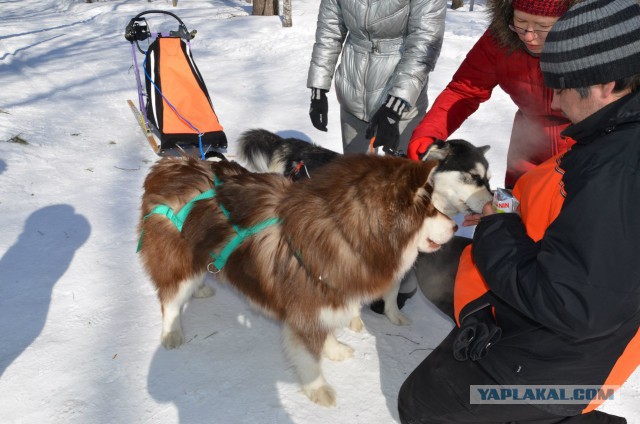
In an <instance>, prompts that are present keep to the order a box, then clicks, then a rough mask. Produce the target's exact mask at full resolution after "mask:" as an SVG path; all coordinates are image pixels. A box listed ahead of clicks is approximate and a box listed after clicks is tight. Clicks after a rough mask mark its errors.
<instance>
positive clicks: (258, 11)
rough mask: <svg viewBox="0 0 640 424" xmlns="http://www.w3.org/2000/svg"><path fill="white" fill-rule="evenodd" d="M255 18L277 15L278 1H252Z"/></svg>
mask: <svg viewBox="0 0 640 424" xmlns="http://www.w3.org/2000/svg"><path fill="white" fill-rule="evenodd" d="M253 14H254V15H255V16H274V15H277V14H278V0H253Z"/></svg>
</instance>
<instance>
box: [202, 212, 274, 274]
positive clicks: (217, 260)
mask: <svg viewBox="0 0 640 424" xmlns="http://www.w3.org/2000/svg"><path fill="white" fill-rule="evenodd" d="M219 206H220V209H222V210H223V213H225V210H226V209H224V208H223V206H222V205H219ZM227 214H228V212H226V213H225V215H227ZM281 222H282V220H281V219H280V218H269V219H267V220H264V221H262V222H259V223H257V224H256V225H253V226H251V227H249V228H239V227H237V226H236V225H234V226H233V228H234V229H235V230H236V233H237V234H236V235H235V236H234V237H233V238H232V239H231V241H230V242H229V243H227V245H226V246H225V247H224V249H222V251H221V252H220V254H218V255H216V254H215V253H213V252H210V253H209V254H210V255H211V257H212V258H213V263H212V264H213V266H214V267H216V269H217V271H210V272H214V273H215V272H218V271H220V270H221V269H222V268H223V267H224V266H225V265H226V264H227V260H228V259H229V256H231V254H232V253H233V251H234V250H236V248H237V247H238V246H240V244H241V243H242V242H243V241H244V240H245V239H246V238H247V237H251V236H253V235H254V234H257V233H259V232H260V231H262V230H264V229H265V228H267V227H269V226H271V225H276V224H279V223H281Z"/></svg>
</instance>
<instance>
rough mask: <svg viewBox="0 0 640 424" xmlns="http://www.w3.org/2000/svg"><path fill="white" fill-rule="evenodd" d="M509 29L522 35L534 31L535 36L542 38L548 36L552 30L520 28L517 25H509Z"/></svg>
mask: <svg viewBox="0 0 640 424" xmlns="http://www.w3.org/2000/svg"><path fill="white" fill-rule="evenodd" d="M509 29H510V30H511V31H513V32H515V33H517V34H518V35H521V36H523V37H524V36H526V35H527V33H528V32H532V33H533V38H542V37H546V36H547V33H548V32H549V31H551V30H546V31H545V30H542V29H525V28H520V27H517V26H515V25H509Z"/></svg>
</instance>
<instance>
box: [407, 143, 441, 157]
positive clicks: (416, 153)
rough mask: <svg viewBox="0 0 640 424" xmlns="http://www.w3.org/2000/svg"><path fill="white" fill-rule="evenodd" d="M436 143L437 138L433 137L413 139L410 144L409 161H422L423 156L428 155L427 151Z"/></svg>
mask: <svg viewBox="0 0 640 424" xmlns="http://www.w3.org/2000/svg"><path fill="white" fill-rule="evenodd" d="M434 141H435V138H433V137H418V138H412V139H411V141H410V142H409V149H408V150H409V151H408V152H407V156H408V157H409V159H413V160H420V159H421V158H422V156H423V155H424V154H425V153H427V149H428V148H429V146H431V145H432V144H433V142H434Z"/></svg>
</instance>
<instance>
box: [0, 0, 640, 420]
mask: <svg viewBox="0 0 640 424" xmlns="http://www.w3.org/2000/svg"><path fill="white" fill-rule="evenodd" d="M317 7H318V1H317V0H315V1H314V0H297V1H295V2H293V27H292V28H283V27H282V24H281V19H280V18H279V17H254V16H251V5H250V4H248V3H246V2H245V1H244V0H242V1H241V0H207V1H204V0H180V1H179V4H178V7H176V8H173V7H171V2H170V1H168V0H156V1H153V2H150V3H149V2H147V1H143V0H110V1H101V2H94V3H91V4H87V3H84V2H80V1H78V0H75V1H74V0H22V1H17V0H9V1H4V2H2V6H1V7H0V9H1V13H0V27H1V28H2V29H3V31H2V33H1V34H0V59H1V64H0V81H1V83H0V87H1V89H0V216H2V218H3V222H2V231H0V422H2V423H89V424H98V423H134V422H135V423H174V422H181V423H201V422H211V423H267V422H269V423H279V424H284V423H305V424H313V423H333V422H349V423H389V422H396V421H397V420H398V414H397V410H396V399H397V393H398V390H399V388H400V385H401V384H402V382H403V381H404V379H405V378H406V376H407V375H408V374H409V373H410V372H411V371H412V370H413V369H414V368H415V367H416V366H417V365H418V364H419V363H420V362H421V361H422V359H424V357H425V356H426V355H427V354H428V353H429V352H430V351H431V350H432V349H433V348H435V347H436V346H437V345H438V343H439V342H440V340H441V339H442V338H443V337H444V336H445V335H446V334H447V333H448V331H449V330H450V329H451V327H452V325H453V323H452V322H451V321H450V320H449V319H447V318H446V317H445V316H443V315H442V314H441V313H440V312H439V311H437V310H436V309H434V307H433V306H432V305H431V304H430V303H429V302H428V301H426V300H425V299H424V298H422V297H421V296H420V295H418V296H417V297H414V299H412V300H411V301H410V302H409V303H408V305H407V306H406V309H405V310H406V312H407V314H408V315H409V316H410V317H411V318H412V320H413V323H412V324H411V325H410V326H406V327H396V326H394V325H392V324H391V323H390V322H389V321H388V320H387V319H386V318H384V317H382V316H378V315H375V314H373V313H371V312H370V311H368V309H366V308H365V309H363V319H364V321H365V325H366V330H365V331H363V332H361V333H355V332H352V331H351V330H348V329H345V330H343V331H342V332H341V333H340V334H338V337H339V339H340V340H341V341H343V342H345V343H347V344H349V345H351V346H352V347H354V348H355V350H356V353H355V357H354V358H352V359H349V360H346V361H344V362H331V361H324V363H323V367H324V370H325V375H326V377H327V379H328V381H329V382H330V383H331V384H332V385H333V386H334V387H335V389H336V391H337V395H338V405H337V406H336V407H335V408H322V407H319V406H316V405H314V404H312V403H311V402H310V401H309V400H308V399H307V398H306V397H305V396H304V395H303V393H302V392H301V390H300V387H299V385H298V383H297V380H296V377H295V375H294V372H293V369H292V368H291V367H290V366H289V365H288V364H287V362H286V361H285V358H284V356H283V353H282V349H281V346H280V328H279V325H278V324H277V323H275V322H273V321H272V320H270V319H268V318H265V317H264V316H262V315H261V314H259V313H257V312H254V310H252V309H251V308H250V307H249V305H248V303H247V302H246V301H245V300H244V299H242V298H241V297H240V296H239V295H237V294H236V293H235V292H234V291H232V290H231V289H229V288H228V287H226V286H222V285H219V284H218V283H217V282H215V281H214V280H213V279H210V280H209V283H210V284H211V285H213V286H215V287H216V288H217V294H216V296H215V297H213V298H208V299H194V300H193V301H192V302H191V303H190V304H189V306H188V307H187V309H186V311H185V313H184V321H183V323H184V327H185V333H186V339H187V343H186V344H185V345H184V346H183V347H181V348H180V349H177V350H172V351H166V350H165V349H163V348H162V347H161V346H160V343H159V338H160V328H161V318H160V308H159V304H158V301H157V299H156V297H155V293H154V290H153V288H152V286H151V284H150V282H149V281H148V279H147V278H146V276H145V274H144V273H143V272H142V269H141V266H140V264H139V262H138V259H137V257H136V254H135V249H136V243H137V236H136V231H135V226H136V223H137V219H138V205H139V199H140V195H141V186H142V181H143V179H144V177H145V175H146V172H147V170H148V168H149V167H150V166H151V164H152V163H153V161H154V160H155V156H154V154H153V153H152V152H151V150H150V149H149V147H148V146H147V144H146V142H145V140H144V137H143V136H142V134H141V133H140V130H139V128H138V126H137V124H136V122H135V120H134V118H133V116H132V114H131V111H130V110H129V108H128V106H127V104H126V99H128V98H130V99H133V100H134V101H136V91H135V77H134V74H133V72H132V69H131V65H132V59H131V51H130V45H129V43H128V42H127V41H126V40H125V39H124V37H123V33H124V28H125V26H126V24H127V23H128V21H129V19H131V18H132V17H133V16H135V15H136V14H137V13H139V12H141V11H144V10H147V9H160V10H167V11H171V12H174V13H176V14H178V16H180V18H181V19H182V20H183V21H184V22H185V23H186V24H187V26H188V27H189V29H197V30H198V35H197V37H196V38H195V40H193V42H192V48H193V54H194V57H195V60H196V63H197V64H198V66H199V68H200V71H201V72H202V74H203V76H204V79H205V81H206V83H207V87H208V89H209V91H210V93H211V95H212V98H213V101H214V105H215V108H216V111H217V113H218V116H219V118H220V121H221V123H222V124H223V126H224V127H225V132H226V134H227V136H228V138H229V140H230V141H231V145H230V148H229V154H230V155H233V153H234V144H233V142H234V140H236V139H237V137H238V136H239V134H240V133H241V132H243V131H245V130H247V129H250V128H266V129H268V130H271V131H275V132H278V133H279V134H281V135H285V136H296V137H300V138H304V139H307V140H313V141H315V142H316V143H319V144H321V145H324V146H326V147H329V148H331V149H333V150H338V151H339V150H340V148H341V147H340V145H341V144H340V134H339V123H338V122H339V116H338V111H339V108H338V104H337V102H336V100H335V96H334V95H333V93H330V95H329V99H330V112H329V131H328V132H327V133H323V132H320V131H317V130H315V129H314V128H313V127H312V126H311V123H310V122H309V118H308V104H309V103H308V102H309V90H308V89H307V88H306V87H305V83H306V74H307V67H308V63H309V59H310V55H311V48H312V45H313V37H314V32H315V21H316V15H317ZM483 10H484V1H477V2H476V4H475V9H474V11H473V12H470V11H469V10H468V8H465V9H461V10H458V11H451V10H449V11H448V13H447V32H446V38H445V42H444V48H443V52H442V54H441V57H440V60H439V62H438V65H437V68H436V70H435V72H433V73H432V75H431V81H430V85H429V94H430V97H431V98H432V99H433V98H435V96H436V95H437V94H438V93H439V92H440V91H441V90H442V89H443V88H444V86H445V85H446V84H447V83H448V81H449V80H450V78H451V75H452V74H453V72H454V71H455V70H456V68H457V67H458V65H459V63H460V62H461V61H462V59H463V58H464V56H465V54H466V52H467V51H468V49H469V48H470V47H471V46H472V45H473V43H474V42H475V40H477V38H478V37H479V35H480V34H481V33H482V31H483V30H484V28H485V26H486V16H485V14H484V12H483ZM151 19H153V18H150V23H151V24H152V25H154V22H158V23H159V24H160V25H162V22H163V21H166V22H167V23H169V24H171V28H170V29H173V27H174V25H173V21H171V20H170V19H163V18H156V19H160V21H154V20H151ZM152 29H154V30H156V27H153V28H152ZM158 29H159V28H158ZM513 113H514V106H513V104H512V103H511V102H510V100H509V99H508V97H507V96H506V95H505V94H504V93H502V92H501V91H500V90H496V91H495V93H494V95H493V98H492V99H491V100H490V101H489V102H487V103H486V104H485V105H483V106H482V107H481V108H480V110H479V111H478V112H477V113H476V114H474V115H473V117H472V118H471V119H469V120H468V121H467V122H466V123H465V124H464V125H463V127H462V128H461V129H460V130H459V131H458V132H457V133H456V134H455V136H456V137H461V138H466V139H469V140H470V141H472V142H474V143H476V144H489V145H491V146H492V149H491V150H490V151H489V153H488V158H489V161H490V163H491V167H492V170H493V175H494V179H493V185H494V186H497V185H500V184H501V181H502V176H503V175H504V163H505V157H506V149H507V143H508V139H509V132H510V126H511V120H512V117H513ZM19 141H25V142H26V143H27V144H21V143H18V142H19ZM639 387H640V373H639V372H636V373H635V374H634V375H633V376H632V377H631V379H630V381H629V382H628V383H627V384H626V385H625V386H624V387H623V388H622V389H621V390H620V391H619V392H618V393H617V394H616V397H615V399H614V400H612V401H610V402H608V403H607V404H606V405H605V406H604V407H603V408H602V409H603V410H605V411H609V412H612V413H616V414H620V415H625V416H626V417H627V418H628V419H629V422H634V420H638V417H639V416H640V402H639V400H640V395H639ZM635 422H638V421H635Z"/></svg>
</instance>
